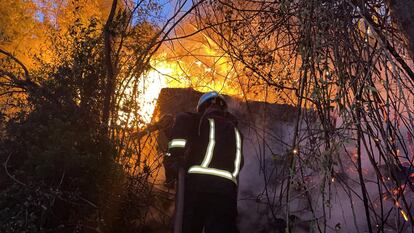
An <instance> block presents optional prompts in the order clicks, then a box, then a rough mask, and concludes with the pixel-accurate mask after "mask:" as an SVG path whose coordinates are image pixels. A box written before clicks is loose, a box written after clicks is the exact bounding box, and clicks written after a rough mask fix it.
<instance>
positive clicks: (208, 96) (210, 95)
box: [197, 91, 227, 112]
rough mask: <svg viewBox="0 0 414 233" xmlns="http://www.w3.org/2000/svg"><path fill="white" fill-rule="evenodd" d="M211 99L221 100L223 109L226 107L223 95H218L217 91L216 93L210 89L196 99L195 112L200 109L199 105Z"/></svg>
mask: <svg viewBox="0 0 414 233" xmlns="http://www.w3.org/2000/svg"><path fill="white" fill-rule="evenodd" d="M213 99H219V100H221V102H222V106H223V107H224V109H226V108H227V103H226V100H225V99H224V97H223V96H222V95H220V94H219V93H217V92H216V91H210V92H207V93H205V94H203V95H202V96H201V97H200V99H199V100H198V104H197V112H200V111H201V106H202V105H204V104H205V103H207V102H209V101H210V100H213Z"/></svg>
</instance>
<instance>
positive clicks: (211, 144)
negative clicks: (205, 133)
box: [201, 118, 216, 167]
mask: <svg viewBox="0 0 414 233" xmlns="http://www.w3.org/2000/svg"><path fill="white" fill-rule="evenodd" d="M208 121H209V123H210V135H209V141H208V146H207V151H206V155H205V156H204V159H203V162H202V163H201V166H202V167H208V165H210V162H211V159H212V158H213V151H214V146H215V145H216V139H215V125H214V119H211V118H209V119H208Z"/></svg>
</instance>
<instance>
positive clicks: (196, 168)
mask: <svg viewBox="0 0 414 233" xmlns="http://www.w3.org/2000/svg"><path fill="white" fill-rule="evenodd" d="M188 173H196V174H206V175H213V176H219V177H223V178H226V179H229V180H231V181H233V182H234V183H235V184H236V185H237V180H236V178H235V177H234V176H233V175H232V174H231V173H230V172H228V171H225V170H220V169H215V168H206V167H200V166H192V167H190V169H188Z"/></svg>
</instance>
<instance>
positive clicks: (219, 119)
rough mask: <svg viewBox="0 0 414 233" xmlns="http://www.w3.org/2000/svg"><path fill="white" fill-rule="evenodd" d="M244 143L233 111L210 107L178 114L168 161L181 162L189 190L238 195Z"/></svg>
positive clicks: (169, 162)
mask: <svg viewBox="0 0 414 233" xmlns="http://www.w3.org/2000/svg"><path fill="white" fill-rule="evenodd" d="M242 145H243V138H242V134H241V132H240V130H239V129H238V127H237V120H236V118H235V117H234V116H233V115H231V114H230V113H228V112H223V111H220V110H211V109H208V110H206V112H204V113H203V114H199V113H189V112H185V113H180V114H178V115H177V116H176V119H175V122H174V125H173V127H172V129H171V131H170V133H169V144H168V153H167V156H166V158H165V160H166V162H167V163H166V164H177V163H174V162H171V161H181V165H182V166H183V167H184V169H185V170H186V173H187V175H186V181H185V182H186V185H185V186H186V190H187V191H190V192H192V193H198V192H207V193H217V194H221V195H226V196H228V197H231V198H236V197H237V185H238V177H239V173H240V169H241V168H242V166H243V151H242ZM166 170H168V166H166Z"/></svg>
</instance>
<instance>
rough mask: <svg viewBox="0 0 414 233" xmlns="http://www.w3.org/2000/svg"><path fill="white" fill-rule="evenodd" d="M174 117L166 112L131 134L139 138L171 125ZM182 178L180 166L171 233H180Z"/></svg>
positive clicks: (182, 170) (182, 199) (181, 223)
mask: <svg viewBox="0 0 414 233" xmlns="http://www.w3.org/2000/svg"><path fill="white" fill-rule="evenodd" d="M173 122H174V118H173V116H172V115H170V114H166V115H164V116H162V117H161V119H160V120H159V121H157V122H155V123H152V124H149V125H148V126H147V127H146V128H144V129H143V130H141V131H139V132H136V133H133V134H132V135H131V136H132V137H134V138H136V139H138V140H139V139H141V138H142V137H143V136H145V135H147V134H150V133H152V132H155V131H158V130H163V129H167V128H170V127H172V125H173ZM184 180H185V170H184V168H183V167H182V166H180V167H179V169H178V182H177V185H176V195H175V213H174V229H173V233H181V232H182V225H183V212H184Z"/></svg>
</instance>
